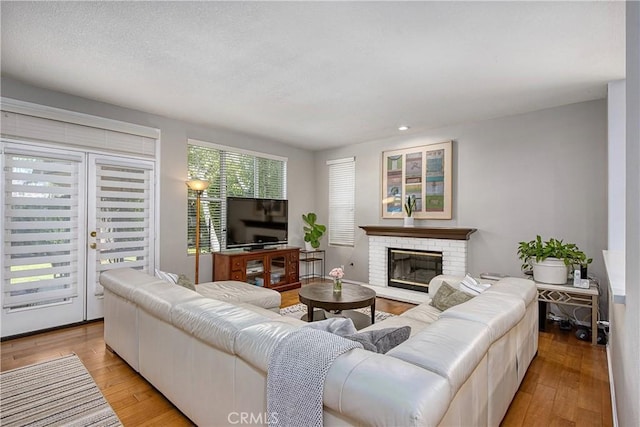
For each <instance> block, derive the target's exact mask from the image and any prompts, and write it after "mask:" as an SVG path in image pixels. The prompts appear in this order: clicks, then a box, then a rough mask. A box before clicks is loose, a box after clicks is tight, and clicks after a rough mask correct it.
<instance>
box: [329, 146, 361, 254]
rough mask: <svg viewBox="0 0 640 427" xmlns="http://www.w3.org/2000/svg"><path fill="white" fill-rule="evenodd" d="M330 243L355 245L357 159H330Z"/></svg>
mask: <svg viewBox="0 0 640 427" xmlns="http://www.w3.org/2000/svg"><path fill="white" fill-rule="evenodd" d="M327 165H329V244H330V245H335V246H353V245H354V240H355V197H356V159H355V157H349V158H346V159H338V160H330V161H328V162H327Z"/></svg>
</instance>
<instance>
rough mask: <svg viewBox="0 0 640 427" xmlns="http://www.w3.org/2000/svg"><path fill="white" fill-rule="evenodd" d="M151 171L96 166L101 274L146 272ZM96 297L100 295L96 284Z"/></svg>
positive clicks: (103, 164)
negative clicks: (118, 270)
mask: <svg viewBox="0 0 640 427" xmlns="http://www.w3.org/2000/svg"><path fill="white" fill-rule="evenodd" d="M152 177H153V170H152V169H150V168H143V167H136V166H124V165H118V164H113V165H112V164H110V163H109V162H105V161H98V162H97V164H96V203H97V206H96V230H95V231H96V241H97V242H98V248H99V250H100V252H99V254H98V256H97V259H96V262H97V265H96V266H95V268H96V271H97V274H96V279H97V278H99V276H100V273H102V272H103V271H107V270H112V269H115V268H122V267H129V268H134V269H137V270H143V271H147V272H148V270H149V258H150V253H149V251H150V250H153V244H152V242H151V230H153V224H152V221H153V216H152V215H151V212H152V210H153V200H152V196H153V187H152V186H153V180H152ZM95 289H96V292H95V294H96V295H102V294H103V288H102V285H100V283H99V282H98V281H97V280H96V286H95Z"/></svg>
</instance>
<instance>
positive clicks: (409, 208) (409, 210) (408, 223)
mask: <svg viewBox="0 0 640 427" xmlns="http://www.w3.org/2000/svg"><path fill="white" fill-rule="evenodd" d="M415 210H416V196H407V201H406V203H405V204H404V212H405V213H406V214H407V216H405V217H404V226H405V227H413V212H414V211H415Z"/></svg>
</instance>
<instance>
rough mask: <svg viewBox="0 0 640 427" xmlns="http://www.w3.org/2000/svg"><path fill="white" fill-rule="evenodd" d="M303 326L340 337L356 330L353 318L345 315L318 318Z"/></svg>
mask: <svg viewBox="0 0 640 427" xmlns="http://www.w3.org/2000/svg"><path fill="white" fill-rule="evenodd" d="M303 327H304V328H311V329H318V330H321V331H326V332H331V333H332V334H336V335H339V336H341V337H344V336H345V335H351V334H355V333H356V332H358V330H357V329H356V327H355V326H354V325H353V320H351V319H349V318H346V317H334V318H332V319H326V320H320V321H319V322H311V323H309V324H307V325H304V326H303Z"/></svg>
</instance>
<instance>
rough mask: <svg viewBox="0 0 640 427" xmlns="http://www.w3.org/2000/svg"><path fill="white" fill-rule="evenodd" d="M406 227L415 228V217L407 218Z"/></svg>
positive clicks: (405, 220) (405, 219)
mask: <svg viewBox="0 0 640 427" xmlns="http://www.w3.org/2000/svg"><path fill="white" fill-rule="evenodd" d="M404 226H405V227H413V217H412V216H407V217H405V218H404Z"/></svg>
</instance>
